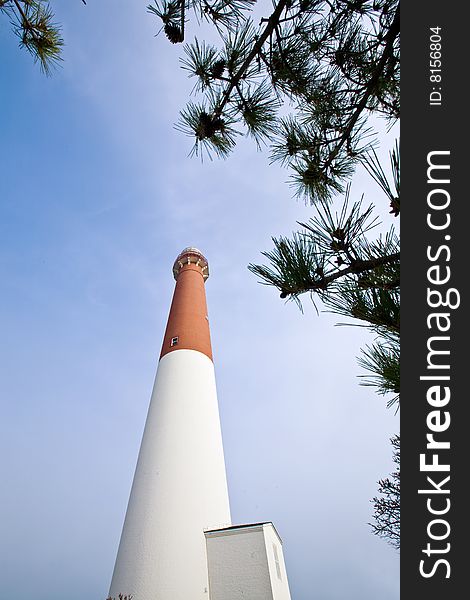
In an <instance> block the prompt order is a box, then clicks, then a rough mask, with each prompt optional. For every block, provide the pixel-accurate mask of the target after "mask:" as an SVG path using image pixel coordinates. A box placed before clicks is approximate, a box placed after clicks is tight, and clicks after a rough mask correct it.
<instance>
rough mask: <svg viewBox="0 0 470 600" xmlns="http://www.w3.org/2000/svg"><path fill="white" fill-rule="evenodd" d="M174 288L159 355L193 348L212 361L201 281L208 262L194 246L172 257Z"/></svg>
mask: <svg viewBox="0 0 470 600" xmlns="http://www.w3.org/2000/svg"><path fill="white" fill-rule="evenodd" d="M173 275H174V277H175V279H176V287H175V291H174V293H173V300H172V302H171V308H170V314H169V316H168V323H167V326H166V331H165V336H164V338H163V346H162V351H161V354H160V358H162V357H163V356H165V355H166V354H168V353H169V352H174V351H175V350H196V351H198V352H202V353H203V354H205V355H206V356H208V357H209V358H210V359H211V360H212V348H211V339H210V331H209V319H208V316H207V302H206V291H205V288H204V283H205V281H206V279H207V278H208V277H209V265H208V262H207V260H206V258H205V257H204V255H203V254H202V253H201V252H200V251H199V250H197V248H185V249H184V250H183V251H182V252H181V253H180V254H179V256H178V258H177V259H176V260H175V263H174V265H173Z"/></svg>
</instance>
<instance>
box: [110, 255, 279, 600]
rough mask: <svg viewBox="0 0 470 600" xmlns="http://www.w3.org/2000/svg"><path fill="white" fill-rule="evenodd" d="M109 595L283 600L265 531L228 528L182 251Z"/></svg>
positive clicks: (193, 295) (204, 324)
mask: <svg viewBox="0 0 470 600" xmlns="http://www.w3.org/2000/svg"><path fill="white" fill-rule="evenodd" d="M173 275H174V277H175V279H176V286H175V291H174V294H173V300H172V303H171V308H170V314H169V316H168V323H167V326H166V331H165V335H164V337H163V345H162V350H161V353H160V360H159V363H158V368H157V374H156V377H155V383H154V387H153V392H152V396H151V400H150V406H149V410H148V415H147V421H146V423H145V429H144V433H143V437H142V443H141V447H140V452H139V457H138V460H137V466H136V470H135V474H134V480H133V483H132V489H131V494H130V498H129V503H128V506H127V512H126V516H125V519H124V526H123V529H122V534H121V540H120V543H119V548H118V553H117V558H116V562H115V566H114V572H113V576H112V580H111V587H110V590H109V597H110V598H111V599H113V600H114V599H116V600H117V599H118V598H119V596H120V594H122V596H132V598H133V600H247V599H250V600H290V593H289V586H288V582H287V574H286V568H285V563H284V557H283V551H282V541H281V538H280V537H279V535H278V533H277V531H276V529H275V528H274V525H273V524H272V523H271V522H270V521H267V522H261V523H251V524H250V523H248V524H246V523H245V524H241V525H232V524H231V518H230V508H229V499H228V491H227V480H226V474H225V463H224V452H223V447H222V435H221V429H220V420H219V411H218V404H217V394H216V386H215V375H214V365H213V362H212V349H211V340H210V331H209V319H208V315H207V304H206V295H205V282H206V281H207V278H208V277H209V265H208V262H207V260H206V258H205V257H204V255H203V254H202V253H201V252H200V251H199V250H197V248H185V249H184V250H183V251H182V252H181V253H180V254H179V256H178V257H177V258H176V260H175V263H174V265H173Z"/></svg>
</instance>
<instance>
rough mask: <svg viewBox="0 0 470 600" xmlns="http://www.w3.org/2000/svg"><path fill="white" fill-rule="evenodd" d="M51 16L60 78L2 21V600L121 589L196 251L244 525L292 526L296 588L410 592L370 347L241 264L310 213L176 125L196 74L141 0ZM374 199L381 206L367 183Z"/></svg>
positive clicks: (97, 595) (367, 599) (280, 175)
mask: <svg viewBox="0 0 470 600" xmlns="http://www.w3.org/2000/svg"><path fill="white" fill-rule="evenodd" d="M55 8H56V12H57V19H58V20H59V21H60V22H61V23H62V25H63V33H64V37H65V40H66V44H67V45H66V48H65V53H64V58H65V61H64V63H63V66H62V67H61V68H60V69H58V70H57V71H56V72H55V73H54V75H53V77H52V78H46V77H44V76H43V75H42V74H41V73H40V71H39V68H38V67H37V65H34V64H33V61H32V59H31V57H30V56H29V55H27V54H26V53H25V52H24V51H21V50H20V49H18V47H17V40H16V38H14V37H13V35H12V34H11V33H10V30H9V26H8V22H7V19H6V18H5V17H1V19H0V50H1V54H2V61H1V66H0V82H1V84H0V102H1V107H2V110H1V111H0V281H1V294H0V306H1V311H0V328H1V329H0V331H1V339H2V344H1V345H0V353H1V355H0V365H1V367H0V370H1V376H0V402H1V404H2V419H1V425H0V428H1V429H0V448H1V452H2V456H3V461H2V463H3V464H2V494H1V496H0V515H1V518H0V570H1V571H2V572H1V577H0V579H1V581H2V594H3V595H4V597H5V598H14V599H15V600H30V598H33V597H34V598H35V600H63V599H64V598H67V599H68V600H83V599H84V598H87V600H89V599H92V598H93V599H96V600H104V598H105V597H106V594H107V591H108V586H109V583H110V578H111V573H112V568H113V565H114V559H115V555H116V551H117V544H118V541H119V536H120V532H121V527H122V522H123V518H124V512H125V508H126V504H127V499H128V495H129V490H130V485H131V481H132V476H133V471H134V467H135V462H136V458H137V452H138V448H139V444H140V438H141V435H142V431H143V427H144V422H145V416H146V411H147V407H148V402H149V398H150V393H151V389H152V385H153V378H154V375H155V369H156V364H157V359H158V355H159V351H160V345H161V340H162V337H163V332H164V327H165V323H166V318H167V315H168V309H169V305H170V301H171V295H172V292H173V286H174V281H173V278H172V274H171V267H172V264H173V261H174V258H175V257H176V255H177V254H178V253H179V252H180V250H182V249H183V248H184V247H186V246H189V245H195V246H197V247H199V248H200V249H201V250H202V251H203V252H204V253H205V254H206V256H207V257H208V259H209V262H210V267H211V277H210V279H209V281H208V283H207V297H208V305H209V316H210V319H211V328H212V329H211V332H212V339H213V349H214V358H215V365H216V376H217V385H218V395H219V404H220V411H221V420H222V431H223V438H224V447H225V454H226V464H227V474H228V481H229V491H230V500H231V507H232V516H233V521H234V523H243V522H256V521H260V520H272V521H273V522H274V523H275V525H276V527H277V529H278V531H279V533H280V535H281V537H282V538H283V540H284V552H285V559H286V564H287V569H288V575H289V580H290V586H291V593H292V598H293V600H314V599H317V598H318V599H319V600H340V599H341V600H342V599H343V598H344V597H348V598H349V600H359V599H360V600H372V599H374V600H375V599H376V598H378V597H380V598H381V600H396V599H397V598H398V595H399V589H398V554H397V552H396V551H395V550H393V549H392V548H391V547H390V546H388V545H387V544H386V543H385V542H384V541H382V540H379V539H377V538H375V537H374V536H372V535H371V533H370V528H369V526H368V525H367V523H368V522H369V521H370V520H371V514H372V507H371V504H370V502H369V500H370V498H372V496H373V495H374V494H375V493H376V481H377V480H378V479H379V478H381V477H384V476H386V475H387V474H388V473H389V472H390V471H391V470H392V469H393V463H392V461H391V448H390V444H389V441H388V440H389V437H390V436H391V435H393V434H394V433H396V432H397V431H398V427H399V422H398V420H399V417H398V416H397V415H394V414H393V412H392V411H390V410H387V409H386V408H385V401H384V399H383V398H381V397H379V396H377V395H376V394H374V392H373V391H372V390H370V389H368V388H365V387H361V386H359V381H358V378H357V375H358V374H359V373H360V372H361V371H360V369H359V367H358V366H357V364H356V359H355V357H356V356H357V355H358V354H359V348H360V347H361V346H362V345H364V343H365V342H366V341H370V337H368V335H367V334H366V333H365V332H364V330H362V329H360V328H353V327H335V323H336V322H337V321H338V319H337V318H335V317H334V316H332V315H328V314H324V313H322V314H320V316H317V314H316V313H315V311H314V309H313V307H312V305H311V304H310V302H309V301H308V300H306V301H305V302H304V305H305V311H304V314H302V313H301V312H300V311H299V310H298V309H297V308H296V306H295V305H294V304H292V303H288V304H285V303H284V302H283V301H282V300H280V299H279V296H278V294H277V293H276V291H275V290H273V289H271V288H267V287H265V286H261V285H259V284H258V283H257V281H256V278H255V277H254V276H253V275H251V274H250V273H249V271H248V270H247V268H246V266H247V264H248V263H249V262H259V261H260V259H261V257H260V254H259V252H260V251H261V250H268V249H270V248H271V241H270V237H271V236H272V235H280V234H283V235H289V234H290V233H291V231H292V230H294V229H295V228H296V221H297V220H306V219H308V218H309V217H310V216H311V214H312V212H311V209H309V208H308V207H305V206H304V205H303V204H301V203H299V202H298V201H296V200H294V199H293V198H292V191H291V190H290V189H289V187H288V185H286V183H285V182H286V180H287V178H288V173H287V172H286V171H283V170H281V169H280V168H279V167H278V166H269V164H268V157H267V153H260V152H257V151H256V147H255V145H254V144H252V143H250V142H249V141H242V142H241V143H240V145H239V147H238V148H237V151H236V152H235V154H234V155H233V156H232V157H231V158H230V159H229V160H228V161H214V162H210V161H205V162H204V163H203V164H201V162H200V161H199V160H198V159H191V158H189V157H188V152H189V150H190V147H191V142H190V140H189V139H187V138H185V137H184V136H183V135H182V134H181V133H178V132H177V131H175V130H174V128H173V124H174V122H175V121H176V120H177V118H178V111H179V109H180V108H183V106H184V104H185V100H186V99H187V97H188V94H189V92H190V90H191V88H192V83H191V82H190V81H188V80H187V79H186V75H185V72H184V71H182V70H181V69H179V67H178V57H179V55H180V54H181V48H180V47H178V46H173V45H171V44H169V43H168V42H167V40H166V39H165V38H164V37H162V36H159V37H154V35H155V33H156V22H155V21H154V19H152V17H151V16H150V15H148V14H147V13H146V11H145V3H129V2H125V1H124V0H114V1H113V2H111V0H102V1H101V2H99V3H98V2H88V4H87V6H86V7H85V6H84V5H83V4H82V3H81V2H79V1H78V0H76V2H70V3H67V6H61V5H60V4H59V3H57V6H56V7H55ZM362 192H365V194H366V200H370V201H374V200H377V203H380V202H381V201H382V198H381V196H380V193H379V192H378V191H377V189H376V187H374V184H373V182H370V180H369V179H368V178H367V176H366V175H365V174H360V173H358V175H357V177H356V179H355V183H354V187H353V194H356V197H357V196H358V195H360V194H361V193H362ZM385 214H386V213H385ZM136 600H137V599H136Z"/></svg>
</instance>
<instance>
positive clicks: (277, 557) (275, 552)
mask: <svg viewBox="0 0 470 600" xmlns="http://www.w3.org/2000/svg"><path fill="white" fill-rule="evenodd" d="M273 552H274V562H275V564H276V573H277V578H278V579H281V580H282V577H281V565H280V564H279V555H278V553H277V546H276V544H273Z"/></svg>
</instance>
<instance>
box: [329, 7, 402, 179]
mask: <svg viewBox="0 0 470 600" xmlns="http://www.w3.org/2000/svg"><path fill="white" fill-rule="evenodd" d="M399 33H400V5H398V7H397V10H396V12H395V16H394V19H393V22H392V24H391V26H390V29H389V30H388V31H387V34H386V35H385V38H384V39H385V40H386V43H385V48H384V50H383V52H382V56H381V57H380V60H379V62H378V63H377V65H376V67H375V69H374V72H373V73H372V76H371V78H370V79H369V82H368V84H367V87H366V90H365V92H364V94H363V96H362V97H361V100H360V101H359V102H358V103H357V105H356V106H357V107H356V110H355V111H354V113H353V115H352V117H351V119H350V120H349V123H348V125H347V127H346V129H345V130H344V132H343V134H342V135H341V139H340V141H339V143H338V144H337V145H336V146H335V148H334V149H333V151H332V152H331V153H330V155H329V157H328V159H327V161H326V162H325V165H324V168H325V169H327V168H328V167H330V166H331V163H332V162H333V161H334V159H335V158H336V156H337V155H338V153H339V151H340V150H341V148H342V146H343V145H344V144H345V142H346V141H347V140H348V139H349V138H350V135H351V133H352V131H353V129H354V126H355V124H356V123H357V121H358V119H359V117H360V116H361V114H362V111H363V110H364V109H365V108H366V106H367V102H368V101H369V98H370V97H371V96H372V93H373V91H374V89H375V87H376V85H377V83H378V81H379V80H380V77H381V75H382V74H383V69H384V67H385V65H386V64H387V61H388V60H389V59H390V57H391V56H392V55H393V44H394V43H395V39H396V38H397V36H398V35H399Z"/></svg>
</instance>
